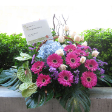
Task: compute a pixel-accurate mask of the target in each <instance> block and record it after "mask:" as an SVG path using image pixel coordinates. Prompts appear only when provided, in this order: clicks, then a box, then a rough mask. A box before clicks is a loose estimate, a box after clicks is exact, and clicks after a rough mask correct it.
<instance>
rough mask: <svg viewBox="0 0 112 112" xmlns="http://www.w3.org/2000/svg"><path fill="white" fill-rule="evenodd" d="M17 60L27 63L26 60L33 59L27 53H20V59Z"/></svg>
mask: <svg viewBox="0 0 112 112" xmlns="http://www.w3.org/2000/svg"><path fill="white" fill-rule="evenodd" d="M15 59H17V60H19V61H25V60H29V59H32V57H31V56H30V55H29V54H26V53H22V52H21V53H20V56H19V57H16V58H15Z"/></svg>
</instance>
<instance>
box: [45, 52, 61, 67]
mask: <svg viewBox="0 0 112 112" xmlns="http://www.w3.org/2000/svg"><path fill="white" fill-rule="evenodd" d="M62 63H63V59H61V56H59V55H57V54H55V53H54V54H51V55H50V56H48V58H47V64H48V65H49V66H52V67H54V68H58V67H60V65H61V64H62Z"/></svg>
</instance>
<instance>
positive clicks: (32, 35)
mask: <svg viewBox="0 0 112 112" xmlns="http://www.w3.org/2000/svg"><path fill="white" fill-rule="evenodd" d="M22 28H23V31H24V34H25V37H26V41H27V43H28V44H33V43H37V42H42V41H44V40H48V39H53V37H52V34H51V30H50V27H49V25H48V23H47V20H38V21H34V22H30V23H26V24H23V25H22Z"/></svg>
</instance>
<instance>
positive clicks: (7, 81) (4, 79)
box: [0, 68, 22, 90]
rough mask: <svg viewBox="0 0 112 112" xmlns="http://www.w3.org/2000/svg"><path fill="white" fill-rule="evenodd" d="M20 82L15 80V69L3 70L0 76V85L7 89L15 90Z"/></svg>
mask: <svg viewBox="0 0 112 112" xmlns="http://www.w3.org/2000/svg"><path fill="white" fill-rule="evenodd" d="M21 83H22V82H21V81H20V80H19V79H18V78H17V69H13V68H10V69H9V70H3V71H2V72H1V74H0V85H2V86H5V87H8V86H12V87H10V88H9V89H13V90H17V89H18V88H19V85H20V84H21Z"/></svg>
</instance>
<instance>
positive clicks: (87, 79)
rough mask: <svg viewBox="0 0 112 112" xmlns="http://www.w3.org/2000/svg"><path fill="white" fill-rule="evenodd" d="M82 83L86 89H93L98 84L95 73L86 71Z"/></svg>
mask: <svg viewBox="0 0 112 112" xmlns="http://www.w3.org/2000/svg"><path fill="white" fill-rule="evenodd" d="M81 83H82V85H83V86H84V87H86V88H91V89H92V87H94V86H96V84H97V76H96V74H94V73H93V72H90V71H86V72H84V73H83V74H82V77H81Z"/></svg>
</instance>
